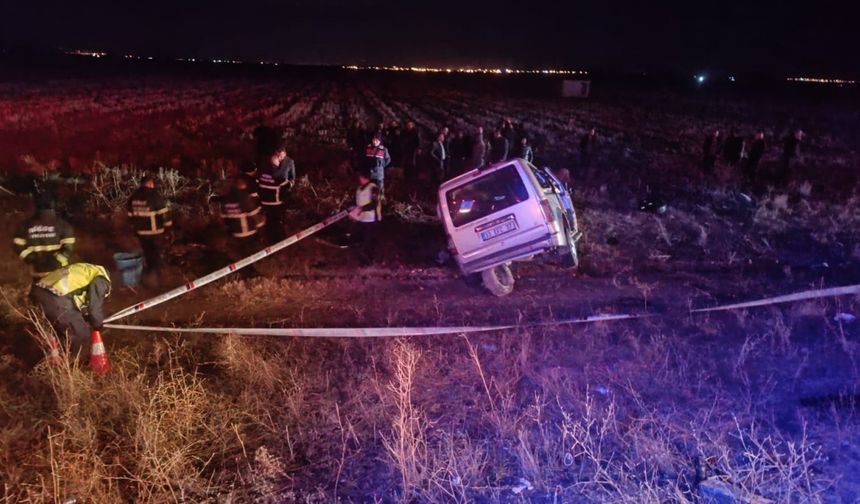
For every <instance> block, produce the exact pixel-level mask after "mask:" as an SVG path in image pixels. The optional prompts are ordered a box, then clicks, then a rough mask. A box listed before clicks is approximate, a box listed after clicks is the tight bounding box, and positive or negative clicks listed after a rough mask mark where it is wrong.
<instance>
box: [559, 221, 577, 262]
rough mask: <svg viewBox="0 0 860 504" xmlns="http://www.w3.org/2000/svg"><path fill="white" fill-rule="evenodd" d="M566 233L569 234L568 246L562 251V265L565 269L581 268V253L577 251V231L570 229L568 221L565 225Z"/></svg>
mask: <svg viewBox="0 0 860 504" xmlns="http://www.w3.org/2000/svg"><path fill="white" fill-rule="evenodd" d="M564 231H565V233H567V245H565V247H564V248H563V249H562V250H561V263H562V265H563V266H564V267H565V268H575V267H577V266H579V253H577V251H576V231H573V230H571V229H570V226H568V224H567V221H565V223H564Z"/></svg>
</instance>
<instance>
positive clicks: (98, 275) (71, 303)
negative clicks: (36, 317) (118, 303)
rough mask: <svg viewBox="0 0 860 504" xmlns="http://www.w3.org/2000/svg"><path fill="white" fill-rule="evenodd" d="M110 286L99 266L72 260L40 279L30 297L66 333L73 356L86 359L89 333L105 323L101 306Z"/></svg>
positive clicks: (55, 328)
mask: <svg viewBox="0 0 860 504" xmlns="http://www.w3.org/2000/svg"><path fill="white" fill-rule="evenodd" d="M110 286H111V285H110V276H109V275H108V273H107V271H106V270H105V269H104V268H103V267H102V266H98V265H95V264H88V263H75V264H70V265H69V266H65V267H63V268H60V269H58V270H54V271H52V272H51V273H49V274H47V275H46V276H44V277H43V278H42V279H41V280H39V282H37V283H36V284H35V285H34V286H33V289H32V290H31V291H30V299H31V300H32V301H33V302H34V303H35V304H36V305H38V306H40V307H41V308H42V310H43V311H44V312H45V317H46V318H47V319H48V321H49V322H50V323H51V325H52V326H53V327H54V330H55V331H56V332H57V335H60V336H62V335H64V334H66V333H68V337H69V343H70V350H71V354H72V356H73V357H78V358H81V359H86V358H87V357H89V355H90V345H89V344H88V343H89V339H90V334H91V333H92V331H94V330H95V331H100V330H101V329H102V324H103V323H104V319H105V316H104V309H103V306H104V301H105V298H107V297H108V295H110ZM84 313H86V316H85V315H84Z"/></svg>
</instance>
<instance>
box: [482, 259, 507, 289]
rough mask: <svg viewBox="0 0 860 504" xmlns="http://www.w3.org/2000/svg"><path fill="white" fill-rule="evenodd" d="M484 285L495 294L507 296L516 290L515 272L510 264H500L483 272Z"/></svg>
mask: <svg viewBox="0 0 860 504" xmlns="http://www.w3.org/2000/svg"><path fill="white" fill-rule="evenodd" d="M481 279H482V280H483V283H484V287H486V289H487V290H488V291H490V292H491V293H492V294H493V295H494V296H496V297H501V296H507V295H508V294H510V293H511V292H513V290H514V274H513V272H511V265H510V264H500V265H498V266H496V267H493V268H490V269H487V270H484V271H482V272H481Z"/></svg>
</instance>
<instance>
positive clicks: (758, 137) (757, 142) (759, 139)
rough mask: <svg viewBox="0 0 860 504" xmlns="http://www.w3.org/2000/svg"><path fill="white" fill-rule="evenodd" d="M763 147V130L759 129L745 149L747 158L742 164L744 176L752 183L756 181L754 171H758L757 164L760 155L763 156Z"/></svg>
mask: <svg viewBox="0 0 860 504" xmlns="http://www.w3.org/2000/svg"><path fill="white" fill-rule="evenodd" d="M764 149H765V143H764V131H759V132H758V133H756V134H755V136H754V137H753V141H752V143H751V144H750V148H749V151H747V158H746V160H745V162H744V165H743V170H744V176H745V177H746V179H747V181H748V182H749V183H750V184H752V185H755V183H756V172H757V171H758V164H759V162H760V161H761V158H762V156H764Z"/></svg>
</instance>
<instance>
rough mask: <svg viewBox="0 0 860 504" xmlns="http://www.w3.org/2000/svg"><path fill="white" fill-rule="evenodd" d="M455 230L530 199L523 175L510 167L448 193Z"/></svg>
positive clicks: (449, 208)
mask: <svg viewBox="0 0 860 504" xmlns="http://www.w3.org/2000/svg"><path fill="white" fill-rule="evenodd" d="M445 198H446V199H447V201H448V211H449V212H450V214H451V221H452V222H453V223H454V226H455V227H460V226H463V225H465V224H468V223H470V222H474V221H476V220H478V219H480V218H482V217H486V216H487V215H490V214H493V213H495V212H498V211H500V210H504V209H505V208H508V207H510V206H513V205H516V204H517V203H520V202H523V201H525V200H527V199H529V193H528V190H527V189H526V186H525V184H523V180H522V178H521V177H520V174H519V172H517V169H516V168H515V167H514V166H506V167H505V168H502V169H501V170H497V171H495V172H493V173H491V174H489V175H487V176H485V177H482V178H479V179H477V180H473V181H472V182H469V183H468V184H464V185H461V186H460V187H455V188H454V189H450V190H448V192H446V193H445Z"/></svg>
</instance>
